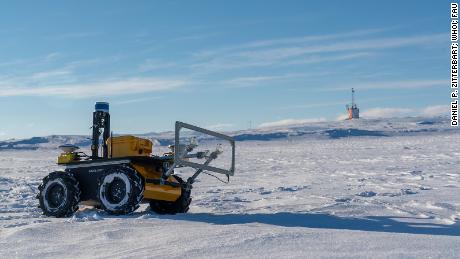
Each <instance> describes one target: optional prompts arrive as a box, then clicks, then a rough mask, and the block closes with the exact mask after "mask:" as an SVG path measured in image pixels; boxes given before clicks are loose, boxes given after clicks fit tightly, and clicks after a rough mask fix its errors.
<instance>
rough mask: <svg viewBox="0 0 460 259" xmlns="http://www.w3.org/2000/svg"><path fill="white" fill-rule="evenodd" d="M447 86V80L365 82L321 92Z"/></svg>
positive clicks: (323, 89)
mask: <svg viewBox="0 0 460 259" xmlns="http://www.w3.org/2000/svg"><path fill="white" fill-rule="evenodd" d="M448 84H449V80H445V79H432V80H401V81H386V82H375V81H374V82H367V83H362V82H360V83H356V84H349V85H348V86H341V87H323V88H322V89H321V91H336V90H350V89H351V88H352V87H353V88H355V89H357V90H364V89H402V88H406V89H407V88H408V89H410V88H425V87H427V88H428V87H442V86H445V85H448Z"/></svg>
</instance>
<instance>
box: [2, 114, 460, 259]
mask: <svg viewBox="0 0 460 259" xmlns="http://www.w3.org/2000/svg"><path fill="white" fill-rule="evenodd" d="M360 123H362V122H360ZM382 125H383V124H380V127H378V125H377V126H376V124H372V127H371V126H368V127H367V129H368V130H373V131H385V128H383V126H382ZM386 125H388V124H386ZM393 125H395V124H393ZM417 125H423V127H425V126H426V127H431V128H433V129H435V130H426V131H420V132H419V133H418V134H415V135H414V134H413V132H414V130H413V129H414V127H418V126H417ZM417 125H415V124H414V122H406V124H404V123H403V122H401V123H400V124H397V127H398V131H397V132H398V134H392V135H389V134H385V135H386V136H360V137H343V138H323V137H320V136H319V135H317V136H316V137H315V136H313V137H312V136H310V135H308V136H309V137H306V135H301V136H297V137H296V136H293V137H292V136H291V137H289V138H285V139H278V140H271V141H245V142H238V143H237V171H236V174H235V176H234V177H232V178H231V182H230V183H229V184H223V183H221V182H218V181H217V180H216V179H215V178H212V177H208V176H205V175H203V176H202V177H201V178H199V181H197V183H196V184H195V185H194V189H193V190H192V195H193V201H192V206H191V209H190V211H189V213H187V214H179V215H170V216H164V215H157V214H155V213H153V212H150V211H149V210H148V205H146V204H143V205H142V206H141V208H140V209H138V210H137V211H136V212H135V213H134V214H132V215H129V216H110V215H107V214H105V213H104V212H102V211H98V210H96V209H94V208H92V207H81V209H80V211H78V212H77V213H76V215H74V216H73V217H72V218H65V219H56V218H48V217H44V216H42V215H41V214H40V211H39V209H38V208H37V205H38V202H37V200H36V199H35V195H36V193H37V186H38V185H39V183H40V182H41V178H43V177H44V176H45V175H47V174H48V173H49V172H50V171H52V170H56V169H58V166H56V165H55V160H56V157H57V154H58V152H59V151H58V150H56V149H49V148H47V149H38V150H36V151H27V150H10V151H1V152H0V257H1V258H24V257H28V258H30V257H33V258H40V257H54V258H62V257H66V258H76V257H80V258H81V257H83V258H86V257H93V258H105V257H137V258H139V257H155V258H156V257H219V258H229V257H238V258H258V257H263V258H292V257H303V258H304V257H310V258H321V257H327V258H331V257H339V258H428V257H435V258H458V256H459V254H460V170H459V166H458V165H459V160H460V150H459V149H458V143H459V141H460V134H459V133H460V132H459V131H458V130H447V128H446V127H444V128H443V127H441V126H438V127H437V126H436V123H435V124H430V123H428V124H417ZM302 127H303V129H305V128H306V127H308V126H302ZM315 127H316V126H315ZM325 127H326V126H324V125H323V126H322V129H324V128H325ZM341 127H342V126H341ZM436 127H437V128H438V129H444V130H436ZM353 128H359V127H356V125H355V126H354V127H353ZM361 128H362V127H361ZM330 129H331V130H334V129H337V127H336V128H330ZM287 130H289V131H291V132H299V128H289V129H287ZM386 131H387V132H388V129H386ZM272 132H273V131H272ZM323 132H324V131H323ZM259 133H260V132H258V133H257V134H259ZM251 134H255V133H254V132H252V133H251ZM161 148H163V147H161ZM179 173H181V174H183V175H184V176H186V175H188V173H189V172H187V171H186V170H185V171H184V170H182V171H179Z"/></svg>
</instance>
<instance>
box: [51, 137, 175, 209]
mask: <svg viewBox="0 0 460 259" xmlns="http://www.w3.org/2000/svg"><path fill="white" fill-rule="evenodd" d="M107 146H108V150H109V151H108V152H109V158H108V160H110V159H115V158H123V157H126V158H128V157H150V156H151V154H152V147H153V143H152V141H151V140H149V139H144V138H139V137H135V136H130V135H126V136H117V137H110V138H109V139H107ZM78 157H79V156H78V153H76V152H64V153H61V154H60V155H59V157H58V164H61V165H65V164H70V163H72V164H74V163H75V162H78V160H79V158H78ZM129 165H130V166H131V167H132V168H133V169H134V170H136V171H137V172H138V173H139V174H140V175H141V176H142V177H143V179H144V187H145V188H144V199H147V200H163V201H175V200H177V199H178V198H179V197H180V195H181V187H180V184H179V182H178V181H177V180H176V178H174V177H173V176H169V177H168V179H167V181H166V183H167V184H160V182H159V180H160V178H161V174H162V172H161V171H159V169H160V168H161V167H160V168H158V167H154V166H152V164H151V163H148V162H137V161H136V160H133V161H131V162H130V163H129ZM160 170H161V169H160Z"/></svg>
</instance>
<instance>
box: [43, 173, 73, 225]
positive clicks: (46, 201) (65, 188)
mask: <svg viewBox="0 0 460 259" xmlns="http://www.w3.org/2000/svg"><path fill="white" fill-rule="evenodd" d="M38 189H39V191H40V192H39V193H38V195H37V198H38V200H39V203H40V208H41V209H42V211H43V214H45V215H46V216H52V217H57V218H60V217H69V216H72V214H74V213H75V211H77V210H78V203H79V202H80V189H79V188H78V182H77V180H76V179H75V177H74V176H73V175H72V174H71V173H69V172H52V173H50V174H49V175H47V176H46V177H45V178H43V183H42V184H40V186H38Z"/></svg>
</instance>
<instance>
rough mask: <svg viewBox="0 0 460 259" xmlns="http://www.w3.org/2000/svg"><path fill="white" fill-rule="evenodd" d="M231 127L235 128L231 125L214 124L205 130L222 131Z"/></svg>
mask: <svg viewBox="0 0 460 259" xmlns="http://www.w3.org/2000/svg"><path fill="white" fill-rule="evenodd" d="M233 126H235V125H233V124H231V123H218V124H214V125H209V126H207V127H206V128H208V129H210V130H223V129H228V128H231V127H233Z"/></svg>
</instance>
